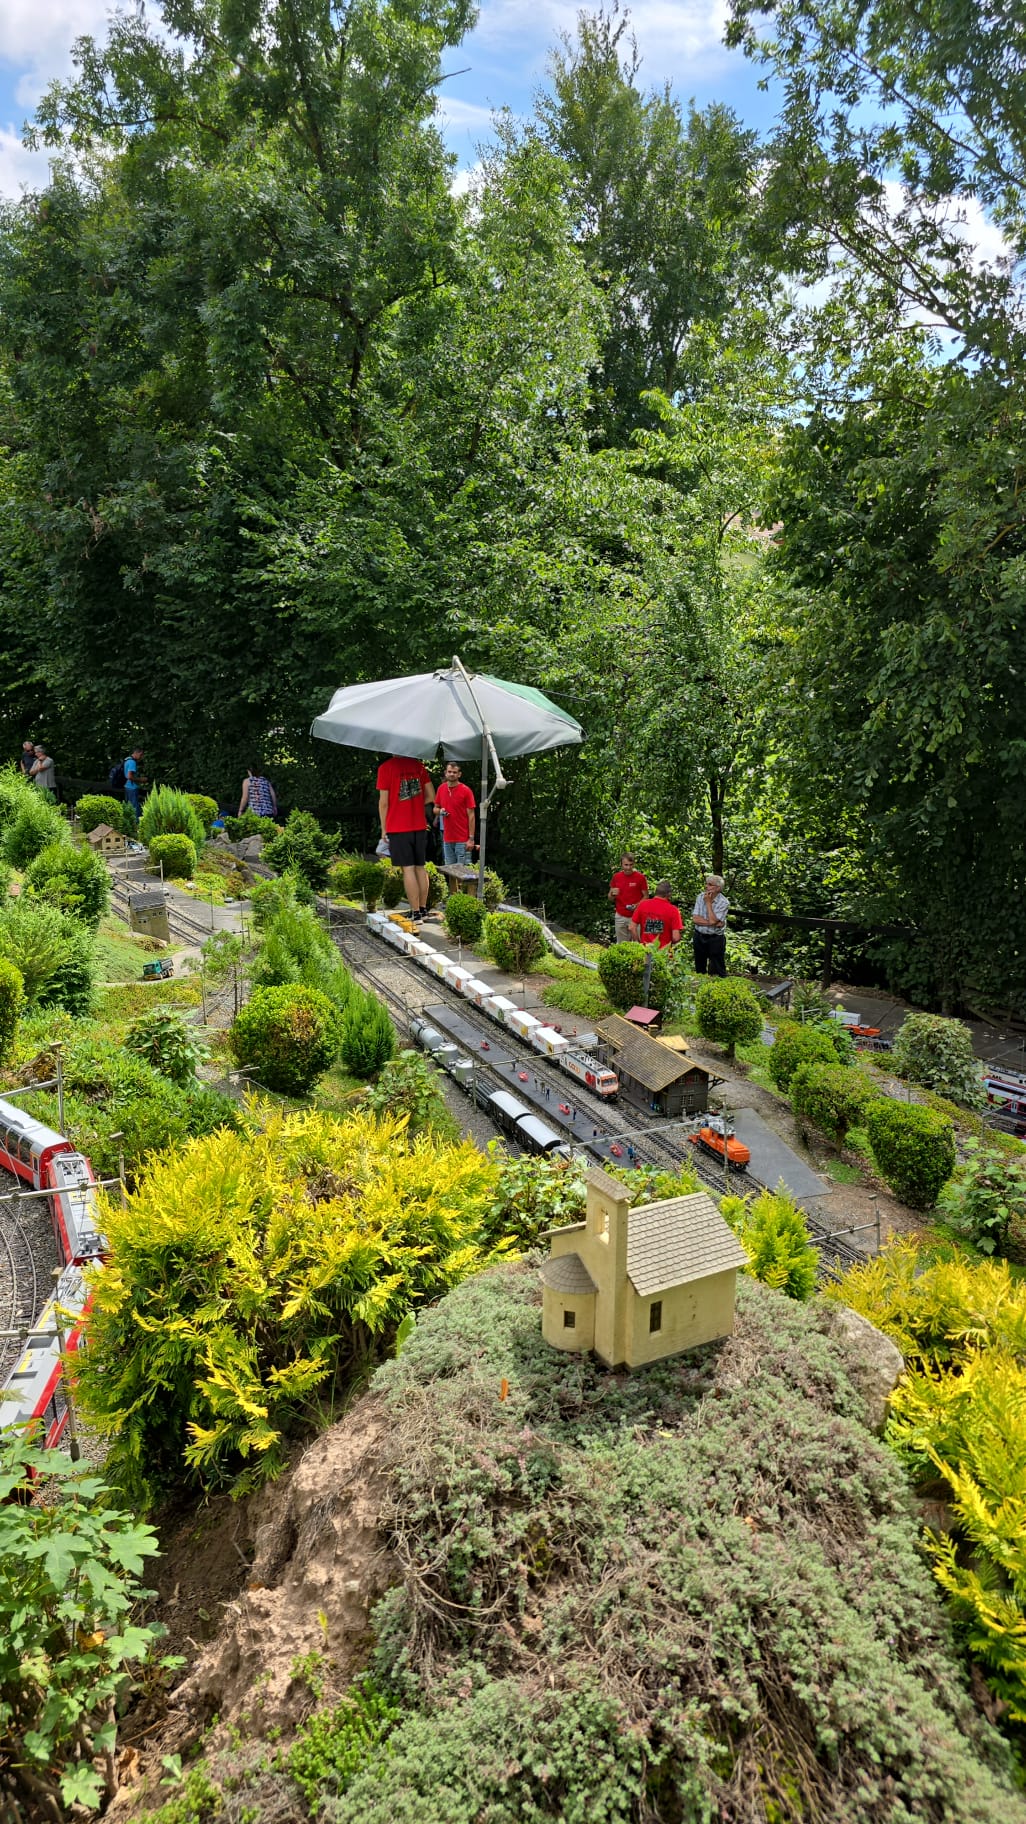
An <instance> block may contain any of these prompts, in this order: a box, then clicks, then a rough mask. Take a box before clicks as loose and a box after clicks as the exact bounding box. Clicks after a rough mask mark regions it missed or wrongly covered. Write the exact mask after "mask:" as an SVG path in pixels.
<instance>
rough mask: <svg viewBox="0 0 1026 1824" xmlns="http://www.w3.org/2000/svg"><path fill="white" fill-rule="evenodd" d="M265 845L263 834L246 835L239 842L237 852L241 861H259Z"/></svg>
mask: <svg viewBox="0 0 1026 1824" xmlns="http://www.w3.org/2000/svg"><path fill="white" fill-rule="evenodd" d="M263 846H264V839H263V837H262V836H244V837H243V839H242V841H241V842H240V843H238V844H237V846H236V850H235V853H236V854H237V855H238V857H239V860H240V861H259V860H260V856H261V853H262V851H263Z"/></svg>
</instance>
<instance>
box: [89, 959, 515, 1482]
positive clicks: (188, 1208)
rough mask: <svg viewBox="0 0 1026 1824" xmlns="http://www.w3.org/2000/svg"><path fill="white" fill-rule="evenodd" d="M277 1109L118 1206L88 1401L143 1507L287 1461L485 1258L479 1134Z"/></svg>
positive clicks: (95, 1328)
mask: <svg viewBox="0 0 1026 1824" xmlns="http://www.w3.org/2000/svg"><path fill="white" fill-rule="evenodd" d="M282 992H295V991H287V990H278V989H265V990H261V993H263V994H265V995H266V994H278V993H282ZM300 992H302V993H307V992H308V991H307V990H302V991H300ZM263 1114H264V1121H263V1125H262V1126H261V1128H260V1129H259V1130H256V1129H254V1128H253V1127H252V1126H251V1127H250V1129H249V1130H248V1131H246V1132H245V1133H227V1132H222V1133H219V1134H215V1135H213V1136H212V1137H211V1138H209V1139H206V1140H198V1141H193V1142H191V1143H190V1144H188V1145H186V1146H184V1147H181V1148H179V1149H178V1150H177V1151H176V1152H174V1153H173V1154H167V1155H163V1156H160V1157H156V1158H154V1159H151V1160H150V1162H149V1163H148V1165H147V1168H146V1170H145V1172H144V1173H143V1174H142V1177H141V1178H140V1181H139V1184H138V1187H137V1189H136V1190H135V1191H134V1192H133V1193H132V1194H131V1195H130V1196H129V1198H128V1200H127V1204H126V1206H125V1207H124V1208H122V1207H121V1205H120V1202H119V1201H117V1200H115V1199H106V1200H105V1204H104V1210H103V1221H104V1227H105V1229H106V1230H107V1233H108V1235H109V1237H110V1242H111V1250H112V1255H113V1258H114V1259H115V1260H116V1262H117V1269H116V1271H111V1272H107V1273H104V1274H101V1275H100V1276H99V1279H98V1283H97V1286H96V1290H95V1295H94V1296H95V1304H94V1307H93V1314H92V1318H91V1322H90V1331H89V1348H88V1349H87V1350H86V1351H84V1352H83V1357H82V1359H81V1364H80V1367H79V1376H80V1387H81V1397H82V1400H83V1402H84V1404H85V1407H86V1410H87V1411H88V1412H89V1413H90V1414H91V1415H92V1417H93V1419H94V1421H95V1422H96V1423H97V1424H98V1426H99V1428H100V1430H101V1431H102V1432H103V1434H104V1435H105V1437H109V1438H110V1441H111V1448H110V1455H109V1457H108V1469H109V1471H110V1473H111V1474H113V1475H116V1476H117V1477H118V1478H119V1479H120V1481H121V1483H122V1485H123V1486H124V1487H125V1489H126V1491H128V1492H129V1493H130V1494H131V1496H132V1497H133V1499H135V1500H138V1501H146V1500H149V1499H151V1498H153V1497H154V1496H155V1495H157V1494H159V1495H161V1496H162V1497H164V1496H166V1494H167V1492H168V1490H169V1489H170V1488H173V1487H174V1486H176V1485H178V1484H180V1483H181V1482H182V1481H183V1480H185V1479H189V1480H191V1481H193V1482H194V1483H198V1484H199V1485H200V1486H201V1487H206V1488H210V1487H218V1486H225V1485H230V1486H232V1487H233V1488H234V1489H235V1490H236V1492H239V1491H241V1490H242V1489H243V1488H245V1487H249V1486H253V1485H255V1484H257V1483H260V1482H263V1481H265V1480H266V1479H267V1478H268V1477H271V1476H274V1475H276V1474H277V1473H278V1472H279V1471H280V1470H281V1469H282V1468H283V1467H284V1463H285V1457H286V1451H287V1448H288V1442H289V1440H290V1438H292V1437H294V1436H295V1435H297V1433H299V1432H301V1431H304V1430H307V1429H309V1428H310V1426H311V1424H312V1422H313V1421H314V1418H315V1412H316V1402H317V1400H318V1399H323V1400H324V1401H325V1403H326V1404H327V1406H328V1407H329V1409H330V1405H331V1402H332V1400H333V1399H334V1398H336V1397H337V1396H339V1395H341V1393H342V1392H344V1390H345V1389H346V1388H347V1386H348V1384H349V1381H350V1378H351V1376H352V1374H353V1372H354V1370H355V1369H356V1368H357V1367H358V1366H359V1365H361V1364H363V1363H365V1362H366V1360H367V1358H368V1356H369V1355H370V1354H371V1352H372V1351H375V1350H382V1349H386V1348H388V1347H389V1346H390V1344H391V1341H392V1339H393V1338H394V1335H395V1331H396V1329H397V1327H398V1325H399V1324H400V1323H401V1321H402V1319H403V1318H404V1317H405V1316H406V1314H407V1312H409V1311H410V1310H411V1309H415V1308H416V1307H417V1306H419V1305H420V1304H421V1303H423V1302H425V1301H428V1300H432V1299H435V1298H437V1297H438V1296H439V1295H440V1294H441V1293H442V1292H444V1291H445V1290H446V1289H447V1287H449V1286H451V1285H453V1284H454V1283H455V1282H456V1281H457V1280H459V1279H461V1278H462V1277H463V1276H464V1274H466V1273H472V1272H474V1271H476V1270H477V1268H478V1267H479V1266H480V1265H481V1258H482V1257H481V1253H480V1251H479V1249H478V1246H477V1241H476V1237H477V1231H478V1227H479V1224H480V1219H481V1215H482V1212H483V1210H484V1208H485V1206H486V1204H487V1202H488V1199H489V1197H490V1194H491V1187H492V1183H493V1181H494V1177H495V1168H494V1166H493V1165H492V1164H491V1163H490V1161H488V1160H487V1159H485V1158H484V1157H482V1155H481V1154H480V1153H479V1152H478V1150H477V1148H476V1147H475V1146H473V1145H472V1144H471V1143H469V1142H467V1143H465V1144H461V1145H459V1146H439V1145H437V1144H434V1143H433V1142H431V1141H430V1140H428V1139H427V1138H426V1137H424V1136H421V1137H420V1138H419V1139H418V1140H416V1141H413V1140H410V1139H408V1138H407V1136H406V1134H405V1133H404V1130H403V1124H402V1123H401V1122H398V1121H390V1120H388V1119H387V1118H382V1117H376V1116H374V1115H372V1114H371V1113H370V1112H366V1113H362V1112H361V1113H357V1114H353V1115H350V1116H348V1117H347V1118H346V1119H345V1120H344V1121H338V1120H335V1119H333V1118H330V1117H328V1116H325V1115H320V1114H316V1113H295V1112H293V1113H290V1114H287V1115H280V1114H276V1113H274V1114H272V1113H268V1112H267V1111H266V1109H265V1110H264V1111H263ZM143 1310H145V1311H146V1313H147V1323H146V1325H145V1326H143V1325H140V1324H139V1322H138V1321H137V1316H138V1313H139V1312H140V1311H143Z"/></svg>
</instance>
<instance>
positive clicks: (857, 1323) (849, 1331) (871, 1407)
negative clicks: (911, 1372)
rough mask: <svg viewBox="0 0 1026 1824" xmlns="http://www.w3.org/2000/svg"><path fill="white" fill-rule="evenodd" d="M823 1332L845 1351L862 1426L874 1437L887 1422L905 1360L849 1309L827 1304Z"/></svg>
mask: <svg viewBox="0 0 1026 1824" xmlns="http://www.w3.org/2000/svg"><path fill="white" fill-rule="evenodd" d="M823 1312H824V1325H823V1327H824V1329H825V1330H826V1333H827V1335H828V1336H831V1337H833V1338H834V1340H835V1341H836V1342H839V1343H841V1344H842V1345H843V1347H844V1352H845V1354H846V1356H847V1357H848V1371H849V1374H850V1375H851V1379H852V1381H853V1382H854V1384H855V1386H856V1387H857V1389H858V1391H859V1393H860V1394H861V1395H862V1399H863V1402H864V1405H865V1412H864V1415H863V1419H864V1423H865V1424H866V1425H867V1426H868V1427H869V1429H870V1431H875V1432H876V1435H877V1437H879V1436H880V1434H881V1432H882V1431H883V1428H884V1425H885V1424H886V1422H887V1402H888V1400H889V1399H890V1397H891V1394H892V1393H893V1392H894V1389H895V1387H896V1386H897V1385H898V1381H899V1379H900V1377H901V1375H902V1373H903V1372H904V1368H905V1358H904V1356H903V1355H902V1353H901V1350H900V1349H899V1348H898V1347H897V1345H896V1344H895V1343H892V1341H891V1339H890V1337H889V1336H885V1335H884V1333H883V1331H882V1330H878V1329H877V1327H876V1325H875V1324H871V1323H870V1322H869V1319H868V1318H866V1317H860V1316H859V1314H858V1312H857V1311H853V1310H852V1309H851V1306H850V1305H838V1304H835V1303H834V1301H833V1300H832V1299H829V1300H826V1301H825V1302H824V1307H823Z"/></svg>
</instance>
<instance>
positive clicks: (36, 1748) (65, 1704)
mask: <svg viewBox="0 0 1026 1824" xmlns="http://www.w3.org/2000/svg"><path fill="white" fill-rule="evenodd" d="M30 1470H32V1471H34V1472H35V1473H36V1474H37V1475H38V1476H39V1477H41V1478H43V1481H42V1482H40V1483H39V1484H37V1486H40V1487H47V1488H48V1490H49V1491H50V1492H49V1493H48V1494H47V1497H46V1499H45V1500H36V1501H32V1502H29V1501H26V1500H23V1499H18V1498H17V1497H18V1494H19V1492H23V1491H24V1488H25V1484H26V1478H27V1476H28V1473H29V1471H30ZM156 1551H157V1537H156V1534H155V1533H154V1532H153V1530H152V1528H150V1527H149V1526H146V1525H142V1524H140V1522H139V1521H137V1520H136V1518H135V1516H134V1515H133V1514H129V1513H121V1512H119V1511H118V1509H116V1508H114V1507H112V1506H111V1504H110V1500H109V1497H108V1495H107V1490H106V1488H105V1487H104V1484H103V1482H102V1481H101V1480H100V1478H99V1477H98V1476H97V1475H96V1473H95V1470H94V1468H93V1466H92V1465H91V1464H86V1463H73V1462H72V1461H71V1459H70V1458H69V1457H67V1456H65V1454H64V1452H63V1451H60V1450H41V1449H38V1448H36V1447H35V1446H34V1445H33V1444H32V1443H30V1442H29V1441H27V1440H26V1439H25V1438H24V1437H22V1436H19V1435H18V1434H16V1433H13V1432H11V1431H9V1430H7V1431H4V1432H3V1433H2V1436H0V1716H2V1717H3V1734H4V1793H5V1796H6V1798H7V1799H8V1800H13V1802H14V1809H13V1811H10V1812H8V1815H9V1816H11V1817H15V1816H16V1817H18V1818H21V1817H25V1818H28V1817H30V1816H31V1817H43V1816H45V1817H47V1818H56V1817H69V1816H82V1815H84V1813H85V1812H91V1811H93V1810H94V1809H99V1808H100V1806H101V1805H102V1804H104V1803H105V1802H106V1801H107V1800H109V1799H111V1798H113V1796H114V1792H115V1790H116V1787H117V1772H116V1765H117V1729H118V1722H117V1719H118V1717H119V1716H120V1715H121V1713H122V1712H123V1710H124V1707H125V1700H126V1698H127V1696H128V1693H129V1690H130V1689H131V1685H132V1682H133V1681H132V1672H131V1670H130V1668H131V1667H132V1666H133V1665H137V1666H139V1667H141V1665H142V1662H143V1661H144V1660H146V1658H147V1656H148V1655H149V1654H150V1651H151V1649H152V1648H153V1646H154V1645H155V1643H156V1642H157V1641H158V1640H159V1638H160V1637H161V1635H162V1634H163V1633H164V1632H165V1630H164V1628H162V1627H160V1626H159V1625H156V1624H154V1623H149V1624H146V1623H143V1622H140V1621H139V1620H138V1612H139V1605H140V1603H141V1601H142V1600H143V1598H144V1597H146V1596H148V1595H150V1594H151V1592H150V1591H148V1590H145V1589H143V1588H142V1587H141V1585H140V1582H139V1575H140V1573H141V1571H142V1568H143V1560H144V1559H146V1558H152V1557H153V1556H154V1554H155V1553H156ZM164 1663H165V1665H166V1666H167V1667H168V1668H170V1667H171V1666H174V1665H178V1664H180V1661H177V1660H169V1661H165V1662H164ZM80 1808H81V1809H80ZM4 1809H5V1811H8V1807H7V1805H6V1804H5V1807H4Z"/></svg>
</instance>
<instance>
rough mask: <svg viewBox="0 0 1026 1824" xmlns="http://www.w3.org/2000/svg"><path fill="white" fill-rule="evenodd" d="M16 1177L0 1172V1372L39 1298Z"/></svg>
mask: <svg viewBox="0 0 1026 1824" xmlns="http://www.w3.org/2000/svg"><path fill="white" fill-rule="evenodd" d="M16 1189H17V1180H16V1179H10V1178H8V1176H7V1174H6V1173H4V1174H3V1183H2V1188H0V1331H6V1332H8V1333H13V1334H7V1335H0V1374H2V1373H5V1372H6V1370H7V1368H8V1366H9V1365H10V1364H11V1362H13V1361H14V1360H15V1358H16V1357H17V1356H18V1355H19V1354H20V1351H21V1346H22V1345H21V1342H20V1340H19V1336H20V1334H21V1333H23V1332H25V1331H27V1330H29V1329H31V1327H32V1323H33V1320H34V1318H35V1315H36V1312H37V1311H38V1310H39V1307H40V1305H41V1303H42V1300H43V1295H42V1288H41V1284H40V1273H39V1263H38V1261H37V1259H36V1248H35V1245H34V1244H33V1240H32V1237H31V1236H30V1235H29V1233H28V1231H27V1229H26V1228H25V1225H24V1223H23V1222H22V1220H21V1218H20V1217H19V1216H16V1215H15V1214H14V1207H13V1202H12V1199H13V1196H14V1193H15V1191H16Z"/></svg>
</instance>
